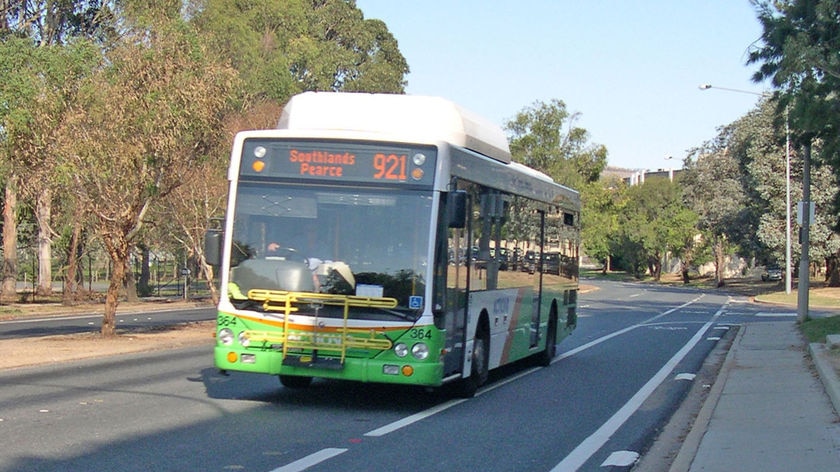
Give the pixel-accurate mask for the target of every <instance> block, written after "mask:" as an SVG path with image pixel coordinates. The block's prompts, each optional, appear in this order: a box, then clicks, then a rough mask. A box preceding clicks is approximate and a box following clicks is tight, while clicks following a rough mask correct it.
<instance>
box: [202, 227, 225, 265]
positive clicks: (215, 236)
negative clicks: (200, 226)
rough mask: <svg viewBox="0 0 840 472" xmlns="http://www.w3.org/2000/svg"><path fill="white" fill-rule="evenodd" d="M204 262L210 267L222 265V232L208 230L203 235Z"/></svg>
mask: <svg viewBox="0 0 840 472" xmlns="http://www.w3.org/2000/svg"><path fill="white" fill-rule="evenodd" d="M204 260H205V261H206V262H207V263H208V264H210V265H212V266H220V265H221V264H222V231H221V230H218V229H208V230H207V232H206V233H204Z"/></svg>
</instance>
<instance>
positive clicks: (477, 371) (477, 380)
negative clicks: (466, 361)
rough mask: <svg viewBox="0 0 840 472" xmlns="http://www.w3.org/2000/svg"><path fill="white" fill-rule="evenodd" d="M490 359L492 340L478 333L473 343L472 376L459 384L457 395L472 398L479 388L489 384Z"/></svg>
mask: <svg viewBox="0 0 840 472" xmlns="http://www.w3.org/2000/svg"><path fill="white" fill-rule="evenodd" d="M489 358H490V340H489V339H488V337H487V334H486V333H482V332H479V333H476V337H475V340H474V341H473V352H472V368H471V369H470V376H469V377H467V378H465V379H462V380H461V381H460V382H458V390H457V394H458V396H459V397H462V398H472V397H474V396H475V392H476V391H477V390H478V387H481V386H482V385H484V383H485V382H487V377H488V375H489V373H488V371H489V369H488V365H489V362H490V360H489Z"/></svg>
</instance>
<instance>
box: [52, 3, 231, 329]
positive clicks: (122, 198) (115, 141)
mask: <svg viewBox="0 0 840 472" xmlns="http://www.w3.org/2000/svg"><path fill="white" fill-rule="evenodd" d="M213 57H214V55H213V54H211V53H209V52H208V50H207V49H206V47H205V46H204V44H203V43H202V41H201V40H200V37H199V36H198V35H197V34H196V33H195V32H194V31H193V30H192V29H191V28H190V27H189V25H188V24H186V23H184V22H182V21H180V20H179V19H160V18H157V19H155V20H154V22H153V23H151V24H150V25H149V26H146V27H138V28H135V29H131V30H128V31H127V32H126V33H125V35H124V36H123V38H122V40H121V41H120V42H119V43H116V44H114V47H113V49H111V50H110V51H109V52H108V55H107V67H103V68H102V69H100V70H98V71H97V72H96V73H95V74H94V75H93V76H92V77H91V79H90V81H89V83H88V84H87V87H86V88H85V90H84V92H85V93H84V96H83V97H82V98H81V99H80V100H79V101H78V102H77V104H76V106H75V107H74V109H73V113H72V114H71V115H70V116H69V117H68V119H67V120H66V123H65V129H64V132H63V133H62V137H63V145H64V147H65V148H64V149H65V152H64V153H62V156H63V157H64V159H63V161H62V165H64V166H66V168H67V169H69V170H72V172H70V174H72V175H73V177H74V183H75V192H76V195H77V197H78V198H79V200H80V202H82V203H83V205H84V207H85V208H86V210H87V211H89V212H90V213H91V214H92V215H94V217H95V218H96V220H97V232H98V234H99V235H100V236H101V238H102V241H103V243H104V245H105V247H106V250H107V252H108V255H109V257H110V259H111V263H112V266H113V267H112V272H111V280H110V283H109V286H108V291H107V294H106V300H105V314H104V319H103V323H102V334H103V335H105V336H112V335H114V334H115V325H114V322H115V313H116V308H117V304H118V294H119V290H120V288H121V287H122V286H123V283H124V281H125V278H126V275H127V271H128V269H129V267H128V264H129V256H130V252H131V249H132V247H133V245H134V244H136V243H138V242H139V241H138V238H139V234H140V231H141V229H142V227H143V224H144V218H145V217H146V215H147V214H148V212H149V209H150V207H151V206H152V205H153V204H154V203H155V202H157V201H159V200H160V199H162V198H165V197H166V196H167V195H169V194H170V193H171V192H172V191H173V190H174V189H175V188H177V187H178V186H179V185H181V184H182V183H183V182H184V181H186V180H187V179H186V176H187V175H188V174H189V173H190V172H191V171H192V170H193V168H194V167H195V164H196V163H198V162H200V161H201V160H202V159H203V158H204V156H205V153H206V151H207V150H208V148H209V144H208V143H210V142H212V141H213V139H215V136H214V134H215V133H216V132H217V129H218V128H219V126H220V120H221V117H222V116H223V115H224V109H225V107H226V104H227V102H226V97H227V96H228V94H229V92H230V90H231V89H232V87H233V83H234V80H235V77H236V75H235V72H234V71H233V70H231V69H230V68H228V67H225V66H224V65H222V64H219V63H218V62H217V61H215V60H214V59H213Z"/></svg>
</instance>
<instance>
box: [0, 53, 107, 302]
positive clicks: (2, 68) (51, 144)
mask: <svg viewBox="0 0 840 472" xmlns="http://www.w3.org/2000/svg"><path fill="white" fill-rule="evenodd" d="M0 57H2V59H0V81H2V82H3V83H5V84H7V85H8V87H4V88H3V91H2V92H0V103H3V104H5V106H3V107H0V127H2V129H3V131H4V133H3V138H2V152H3V162H4V163H5V164H6V167H5V172H4V174H5V175H6V200H5V202H6V205H5V208H4V211H5V217H4V231H6V234H4V239H3V244H4V261H5V262H4V264H5V272H4V280H5V282H4V288H3V292H4V296H3V297H4V299H7V300H8V299H9V298H10V297H14V293H15V287H14V281H15V280H16V277H17V264H16V252H17V244H16V243H17V241H16V238H17V236H16V233H17V230H16V224H17V221H16V214H17V210H16V207H17V200H18V193H19V192H22V193H23V196H24V197H26V198H28V199H30V200H32V201H34V202H35V203H34V205H33V207H34V208H35V210H36V211H35V215H36V220H37V223H38V254H39V257H38V260H39V268H40V269H39V277H38V291H39V293H41V294H43V295H49V294H50V293H51V292H52V285H51V284H52V266H51V264H52V255H51V240H52V235H53V229H52V226H51V224H50V219H51V215H52V211H51V207H52V195H53V193H52V191H53V189H54V188H55V183H56V179H57V178H58V177H57V175H56V173H57V172H60V170H59V169H58V168H57V167H56V166H55V160H54V158H55V155H56V153H57V149H56V146H55V143H56V141H57V139H56V133H57V130H58V128H59V123H60V122H61V120H62V116H63V114H64V113H65V111H66V108H67V104H68V103H71V102H72V101H73V96H74V95H75V94H76V92H77V88H78V84H79V82H80V80H81V79H82V78H83V77H84V76H85V75H86V74H88V71H89V70H90V67H91V64H93V63H95V61H96V57H97V53H96V51H95V50H94V48H93V47H92V46H91V45H90V44H89V43H87V42H85V41H81V40H80V41H75V42H73V43H72V44H69V45H67V46H56V45H42V46H35V45H34V44H33V43H32V42H31V40H30V39H28V38H21V39H18V38H9V39H7V40H6V41H0ZM24 175H25V177H26V178H25V179H24V178H22V176H24Z"/></svg>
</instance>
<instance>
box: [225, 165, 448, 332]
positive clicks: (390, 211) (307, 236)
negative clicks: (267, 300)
mask: <svg viewBox="0 0 840 472" xmlns="http://www.w3.org/2000/svg"><path fill="white" fill-rule="evenodd" d="M431 208H432V192H431V191H428V190H414V189H377V188H359V187H351V186H330V187H324V186H318V185H290V184H289V183H288V182H284V183H275V182H240V183H239V190H238V195H237V200H236V207H235V212H234V215H235V217H234V224H233V234H232V241H233V247H232V252H231V260H230V280H229V282H230V283H229V285H228V292H229V294H230V298H231V301H232V302H233V303H234V305H237V306H238V307H240V308H249V309H259V305H260V304H259V303H255V302H254V301H253V300H249V299H248V292H249V291H250V290H272V291H288V292H313V293H328V294H337V295H353V296H362V297H372V298H381V297H387V298H393V299H396V300H397V306H396V307H395V308H391V309H382V308H369V307H356V308H353V309H352V310H351V313H350V317H351V318H354V319H377V320H388V319H394V318H395V317H396V318H400V319H412V320H413V319H416V318H418V317H419V316H420V314H421V312H422V309H423V306H424V303H425V300H424V290H425V285H426V282H425V277H426V272H427V267H428V261H427V260H426V259H427V251H428V247H429V241H428V235H429V224H430V221H431ZM319 316H326V317H330V316H335V317H340V316H342V312H341V310H340V309H338V308H335V309H331V308H330V307H323V308H322V309H321V311H320V313H319Z"/></svg>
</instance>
